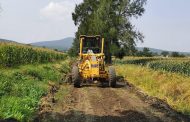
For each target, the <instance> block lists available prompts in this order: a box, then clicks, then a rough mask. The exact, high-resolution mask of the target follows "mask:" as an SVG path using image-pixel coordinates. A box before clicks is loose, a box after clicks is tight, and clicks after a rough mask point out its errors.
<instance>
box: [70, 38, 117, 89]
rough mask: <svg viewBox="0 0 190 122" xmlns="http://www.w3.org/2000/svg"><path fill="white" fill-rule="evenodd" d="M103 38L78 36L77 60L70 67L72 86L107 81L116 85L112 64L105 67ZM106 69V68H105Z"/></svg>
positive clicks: (110, 84)
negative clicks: (75, 63) (78, 50)
mask: <svg viewBox="0 0 190 122" xmlns="http://www.w3.org/2000/svg"><path fill="white" fill-rule="evenodd" d="M104 59H105V55H104V38H102V37H101V36H100V35H96V36H86V35H81V36H80V52H79V62H78V63H77V65H74V66H73V68H72V82H73V83H74V87H80V86H81V83H83V82H88V81H91V82H95V81H99V82H102V83H103V82H107V83H109V86H111V87H115V86H116V73H115V69H114V67H113V66H109V67H107V68H106V67H105V61H104ZM106 69H107V70H106Z"/></svg>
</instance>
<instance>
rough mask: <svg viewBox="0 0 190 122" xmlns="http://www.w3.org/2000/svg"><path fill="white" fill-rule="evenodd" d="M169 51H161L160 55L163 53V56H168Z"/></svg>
mask: <svg viewBox="0 0 190 122" xmlns="http://www.w3.org/2000/svg"><path fill="white" fill-rule="evenodd" d="M169 54H170V53H169V52H168V51H162V52H161V55H163V56H164V57H166V56H168V55H169Z"/></svg>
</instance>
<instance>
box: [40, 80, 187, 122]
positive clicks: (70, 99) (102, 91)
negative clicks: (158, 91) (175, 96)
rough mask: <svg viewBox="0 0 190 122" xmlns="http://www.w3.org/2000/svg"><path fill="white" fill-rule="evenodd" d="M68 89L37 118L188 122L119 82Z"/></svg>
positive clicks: (70, 121)
mask: <svg viewBox="0 0 190 122" xmlns="http://www.w3.org/2000/svg"><path fill="white" fill-rule="evenodd" d="M65 88H66V89H69V92H68V93H67V95H66V96H65V97H63V98H61V99H58V100H57V101H56V102H55V103H53V104H52V109H51V110H50V111H48V112H43V113H41V115H40V117H39V118H40V121H48V122H49V121H54V122H56V121H57V122H190V119H189V118H188V117H187V116H185V115H182V114H180V113H177V112H175V111H174V110H172V109H171V108H170V107H169V106H168V105H167V104H166V103H164V102H162V101H160V100H158V99H156V98H151V97H148V96H147V95H145V94H143V93H142V92H140V91H139V90H138V89H136V88H134V87H133V86H131V85H129V84H125V83H119V84H118V85H117V88H109V87H100V86H94V85H92V86H88V85H86V86H83V87H82V88H73V86H72V85H64V86H62V88H61V89H60V91H59V92H61V90H64V89H65Z"/></svg>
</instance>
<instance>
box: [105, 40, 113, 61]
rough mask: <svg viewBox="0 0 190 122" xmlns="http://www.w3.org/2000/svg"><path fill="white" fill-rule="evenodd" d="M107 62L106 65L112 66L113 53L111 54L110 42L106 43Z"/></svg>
mask: <svg viewBox="0 0 190 122" xmlns="http://www.w3.org/2000/svg"><path fill="white" fill-rule="evenodd" d="M104 47H105V51H104V52H105V62H106V64H111V63H112V59H111V52H110V41H105V46H104Z"/></svg>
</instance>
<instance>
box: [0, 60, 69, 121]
mask: <svg viewBox="0 0 190 122" xmlns="http://www.w3.org/2000/svg"><path fill="white" fill-rule="evenodd" d="M68 71H69V61H68V60H66V61H60V62H56V63H47V64H36V65H26V66H20V67H18V68H10V69H1V73H0V77H1V78H0V118H3V119H6V118H15V119H17V120H20V121H28V120H30V119H32V117H33V116H34V114H35V112H36V110H37V108H38V105H39V100H40V98H41V97H42V95H44V94H46V93H47V92H48V83H49V82H53V83H59V82H62V81H61V79H62V78H63V77H64V76H65V74H66V73H67V72H68Z"/></svg>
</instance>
